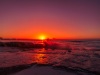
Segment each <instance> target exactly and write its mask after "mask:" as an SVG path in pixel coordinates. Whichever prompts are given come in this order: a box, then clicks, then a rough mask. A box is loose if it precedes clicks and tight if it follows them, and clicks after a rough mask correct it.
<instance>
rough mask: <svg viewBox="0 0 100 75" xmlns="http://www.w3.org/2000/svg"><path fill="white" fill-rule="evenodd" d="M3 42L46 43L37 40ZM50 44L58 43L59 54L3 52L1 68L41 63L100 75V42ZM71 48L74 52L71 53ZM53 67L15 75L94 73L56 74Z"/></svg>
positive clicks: (59, 72) (0, 50) (60, 72)
mask: <svg viewBox="0 0 100 75" xmlns="http://www.w3.org/2000/svg"><path fill="white" fill-rule="evenodd" d="M0 41H1V42H7V41H8V42H9V41H12V42H15V41H17V42H18V41H20V42H32V43H42V42H43V41H36V40H0ZM47 42H48V43H56V44H58V45H59V46H58V48H57V49H55V50H51V49H48V50H46V49H45V48H42V49H31V50H30V49H26V50H25V51H22V52H20V50H19V49H16V48H8V47H7V48H0V64H1V65H0V67H3V66H4V67H5V66H16V65H22V64H31V63H37V64H42V65H45V64H46V65H51V66H64V67H67V68H72V69H85V70H88V71H93V72H94V71H95V72H100V40H48V41H47ZM54 46H55V44H54ZM67 47H70V48H71V52H70V53H69V52H68V51H67V49H68V48H67ZM14 51H15V52H14ZM51 66H47V67H45V66H42V67H39V66H32V67H31V68H29V69H26V70H23V71H21V72H19V73H16V74H14V75H33V74H34V75H44V74H46V75H91V73H86V72H85V71H83V72H82V71H78V73H75V72H74V71H71V72H68V71H67V72H66V71H63V70H55V69H53V68H52V67H51ZM12 75H13V74H12ZM94 75H95V74H94Z"/></svg>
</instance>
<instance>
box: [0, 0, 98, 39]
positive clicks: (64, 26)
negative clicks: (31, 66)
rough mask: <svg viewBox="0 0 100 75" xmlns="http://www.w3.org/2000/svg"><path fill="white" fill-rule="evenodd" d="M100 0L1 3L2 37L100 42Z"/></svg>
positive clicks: (1, 0) (0, 21)
mask: <svg viewBox="0 0 100 75" xmlns="http://www.w3.org/2000/svg"><path fill="white" fill-rule="evenodd" d="M99 13H100V0H0V37H4V38H31V39H37V38H38V36H40V35H44V36H46V37H47V38H63V39H93V38H100V21H99V20H100V14H99Z"/></svg>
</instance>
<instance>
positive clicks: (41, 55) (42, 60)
mask: <svg viewBox="0 0 100 75" xmlns="http://www.w3.org/2000/svg"><path fill="white" fill-rule="evenodd" d="M36 52H37V54H35V55H34V57H35V59H36V62H37V63H38V64H46V61H47V55H46V54H45V52H46V50H45V49H44V48H43V49H41V50H37V51H36Z"/></svg>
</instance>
